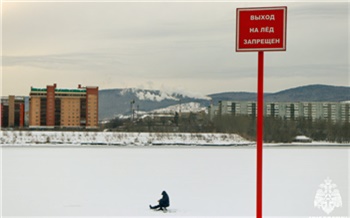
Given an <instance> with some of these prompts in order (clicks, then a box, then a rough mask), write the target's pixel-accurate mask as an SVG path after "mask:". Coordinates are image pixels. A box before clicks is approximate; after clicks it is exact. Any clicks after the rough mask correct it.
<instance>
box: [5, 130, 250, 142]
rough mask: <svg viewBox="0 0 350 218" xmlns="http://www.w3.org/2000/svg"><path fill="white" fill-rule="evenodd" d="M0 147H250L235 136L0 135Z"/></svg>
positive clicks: (98, 133)
mask: <svg viewBox="0 0 350 218" xmlns="http://www.w3.org/2000/svg"><path fill="white" fill-rule="evenodd" d="M0 136H1V139H0V145H19V146H26V145H76V146H80V145H124V146H126V145H128V146H150V145H201V146H233V145H250V144H252V143H253V142H250V141H247V140H245V139H244V138H242V137H241V136H239V135H236V134H220V133H127V132H61V131H2V132H0Z"/></svg>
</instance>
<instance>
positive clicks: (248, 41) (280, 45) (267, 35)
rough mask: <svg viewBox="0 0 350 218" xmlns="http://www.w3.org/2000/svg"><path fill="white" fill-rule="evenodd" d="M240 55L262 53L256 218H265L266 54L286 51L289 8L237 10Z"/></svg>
mask: <svg viewBox="0 0 350 218" xmlns="http://www.w3.org/2000/svg"><path fill="white" fill-rule="evenodd" d="M236 16H237V17H236V22H237V23H236V52H251V51H257V52H258V94H257V106H258V107H257V122H256V151H257V152H256V160H257V163H256V217H257V218H262V196H263V187H262V183H263V135H264V131H263V127H264V51H286V23H287V7H284V6H283V7H260V8H237V11H236Z"/></svg>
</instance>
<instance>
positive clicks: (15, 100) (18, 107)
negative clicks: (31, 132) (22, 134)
mask: <svg viewBox="0 0 350 218" xmlns="http://www.w3.org/2000/svg"><path fill="white" fill-rule="evenodd" d="M24 113H25V112H24V97H21V96H14V95H10V96H8V97H2V98H1V104H0V114H1V116H0V123H1V127H2V128H8V127H10V128H14V127H16V128H22V127H24Z"/></svg>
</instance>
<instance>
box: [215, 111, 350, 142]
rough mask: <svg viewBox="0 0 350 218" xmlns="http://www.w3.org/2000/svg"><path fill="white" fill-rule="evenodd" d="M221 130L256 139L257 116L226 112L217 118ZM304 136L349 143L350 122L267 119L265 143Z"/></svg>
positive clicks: (218, 129)
mask: <svg viewBox="0 0 350 218" xmlns="http://www.w3.org/2000/svg"><path fill="white" fill-rule="evenodd" d="M213 123H214V126H215V127H216V128H217V131H218V132H232V133H237V134H240V135H241V136H243V137H245V138H247V139H250V140H255V133H256V119H255V118H254V117H251V116H230V115H223V116H217V117H216V118H214V121H213ZM298 135H305V136H307V137H310V138H311V139H312V140H315V141H329V142H350V124H349V123H334V122H332V121H330V120H322V119H319V120H315V121H312V120H309V119H296V120H287V119H283V118H280V117H265V118H264V142H292V141H293V140H294V139H295V137H296V136H298Z"/></svg>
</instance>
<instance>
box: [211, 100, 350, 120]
mask: <svg viewBox="0 0 350 218" xmlns="http://www.w3.org/2000/svg"><path fill="white" fill-rule="evenodd" d="M256 110H257V104H256V103H255V102H245V101H220V102H219V104H218V105H217V106H215V105H211V106H210V107H209V110H208V111H209V117H210V119H213V118H214V117H215V116H217V115H220V114H221V115H223V114H231V115H250V116H256V115H257V111H256ZM349 111H350V102H265V104H264V115H265V116H272V117H282V118H284V119H287V120H294V119H297V118H305V119H310V120H317V119H326V120H329V121H332V122H348V123H349V122H350V112H349Z"/></svg>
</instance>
